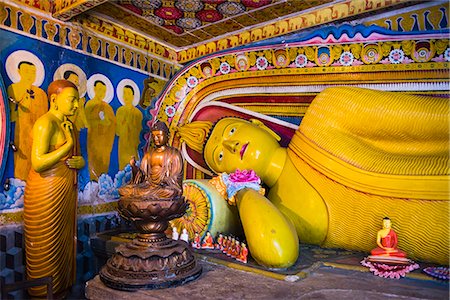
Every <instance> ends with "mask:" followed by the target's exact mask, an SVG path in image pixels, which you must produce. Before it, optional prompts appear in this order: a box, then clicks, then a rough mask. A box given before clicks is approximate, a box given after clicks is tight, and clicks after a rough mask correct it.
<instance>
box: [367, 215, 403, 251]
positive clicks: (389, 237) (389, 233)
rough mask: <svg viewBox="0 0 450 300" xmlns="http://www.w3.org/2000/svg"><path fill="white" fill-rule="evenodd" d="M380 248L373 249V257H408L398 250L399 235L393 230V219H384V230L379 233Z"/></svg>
mask: <svg viewBox="0 0 450 300" xmlns="http://www.w3.org/2000/svg"><path fill="white" fill-rule="evenodd" d="M377 245H378V247H377V248H375V249H373V250H372V251H371V252H370V254H371V255H373V256H395V257H406V253H405V252H403V251H402V250H400V249H397V234H396V233H395V232H394V230H392V228H391V219H389V218H388V217H385V218H384V219H383V228H382V229H380V230H379V231H378V233H377Z"/></svg>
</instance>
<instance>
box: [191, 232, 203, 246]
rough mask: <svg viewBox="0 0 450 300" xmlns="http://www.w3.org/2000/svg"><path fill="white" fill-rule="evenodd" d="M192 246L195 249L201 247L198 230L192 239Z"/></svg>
mask: <svg viewBox="0 0 450 300" xmlns="http://www.w3.org/2000/svg"><path fill="white" fill-rule="evenodd" d="M192 248H195V249H200V248H201V244H200V235H199V234H198V232H196V233H195V236H194V240H193V241H192Z"/></svg>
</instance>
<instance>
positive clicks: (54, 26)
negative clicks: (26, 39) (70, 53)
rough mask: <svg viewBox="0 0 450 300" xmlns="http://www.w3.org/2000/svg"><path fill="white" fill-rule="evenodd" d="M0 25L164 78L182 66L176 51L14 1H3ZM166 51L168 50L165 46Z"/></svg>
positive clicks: (167, 77)
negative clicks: (148, 46)
mask: <svg viewBox="0 0 450 300" xmlns="http://www.w3.org/2000/svg"><path fill="white" fill-rule="evenodd" d="M0 28H3V29H6V30H10V31H14V32H19V33H23V34H25V35H27V36H31V37H34V38H37V39H40V40H43V41H46V42H49V43H52V44H59V45H61V46H62V47H67V48H70V49H72V50H74V51H77V52H81V53H84V54H86V55H91V56H97V57H99V58H102V59H106V60H109V61H111V62H114V63H118V64H121V65H123V66H124V67H127V68H130V67H131V68H134V69H137V70H140V71H141V72H143V73H148V74H151V75H154V76H156V77H159V78H162V79H169V78H171V77H172V76H173V75H174V74H175V73H176V72H177V71H178V69H179V68H180V65H179V64H178V63H177V62H176V61H174V60H173V58H175V55H172V57H169V56H168V55H167V57H165V56H163V55H157V54H155V53H149V52H148V51H143V50H140V49H137V47H131V46H127V45H125V44H126V43H122V42H120V41H116V40H112V39H110V38H108V37H107V36H102V35H99V34H96V33H95V32H92V31H90V30H89V29H86V28H83V27H82V26H80V25H78V24H74V23H68V22H62V21H59V20H56V19H54V18H52V17H51V16H50V15H49V14H48V13H45V12H42V11H38V10H33V9H30V8H29V7H21V6H19V5H17V4H14V3H8V4H6V3H4V2H0ZM158 50H159V49H158ZM155 52H156V51H155ZM159 53H161V51H160V52H159ZM163 53H167V51H165V50H164V52H163ZM155 66H158V67H157V68H155Z"/></svg>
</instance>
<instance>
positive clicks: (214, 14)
mask: <svg viewBox="0 0 450 300" xmlns="http://www.w3.org/2000/svg"><path fill="white" fill-rule="evenodd" d="M196 17H197V18H199V19H200V20H201V21H202V22H216V21H219V20H221V19H222V18H223V16H222V14H221V13H219V12H218V11H216V10H214V9H206V10H202V11H199V12H198V13H197V14H196Z"/></svg>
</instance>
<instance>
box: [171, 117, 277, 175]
mask: <svg viewBox="0 0 450 300" xmlns="http://www.w3.org/2000/svg"><path fill="white" fill-rule="evenodd" d="M195 123H196V122H192V123H190V124H189V126H192V125H193V124H194V126H195ZM181 131H184V130H181ZM178 132H180V130H179V131H178ZM206 135H207V134H205V136H206ZM181 136H182V138H181V139H182V140H183V141H186V142H187V143H188V145H189V142H188V141H187V140H186V139H185V138H183V134H181ZM200 140H201V139H200ZM279 140H280V137H279V136H278V135H277V134H276V133H275V132H273V131H272V130H271V129H269V128H268V127H267V126H265V125H264V124H263V123H262V122H261V121H259V120H256V119H251V120H250V121H247V120H243V119H239V118H235V117H226V118H223V119H221V120H219V121H218V122H217V123H216V124H215V125H214V127H213V128H212V130H211V132H210V134H209V136H208V137H207V138H206V141H205V142H204V144H203V157H204V159H205V161H206V163H207V165H208V166H209V167H210V169H211V170H212V171H214V172H215V173H221V172H227V173H230V172H234V171H235V170H236V169H241V170H243V169H252V170H254V171H255V172H256V173H257V174H258V173H263V172H264V170H265V169H266V167H267V166H268V164H269V163H270V161H271V159H272V155H273V154H274V153H275V150H276V149H278V148H280V145H279V144H278V141H279ZM189 146H191V145H189ZM196 150H197V151H199V150H200V151H201V147H200V148H197V149H196Z"/></svg>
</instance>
